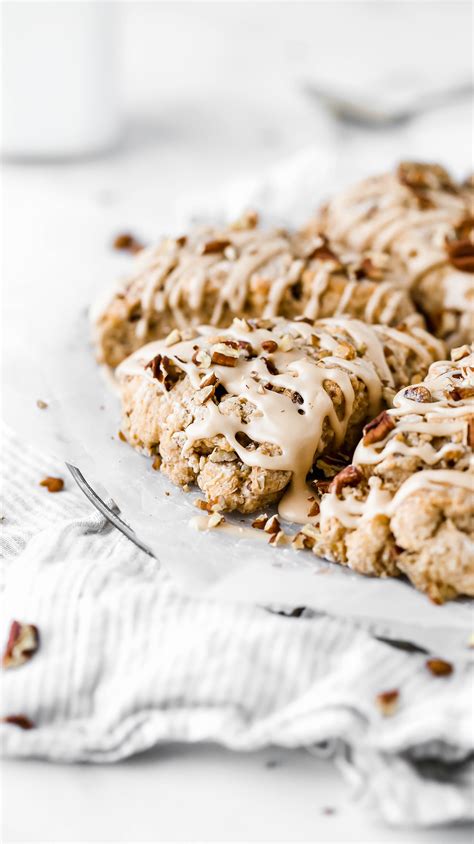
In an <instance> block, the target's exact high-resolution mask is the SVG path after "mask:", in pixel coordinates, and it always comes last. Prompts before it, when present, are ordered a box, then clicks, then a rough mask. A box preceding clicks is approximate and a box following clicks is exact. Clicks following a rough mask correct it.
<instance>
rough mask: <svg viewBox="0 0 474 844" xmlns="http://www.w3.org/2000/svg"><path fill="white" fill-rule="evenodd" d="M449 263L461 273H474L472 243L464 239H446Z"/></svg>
mask: <svg viewBox="0 0 474 844" xmlns="http://www.w3.org/2000/svg"><path fill="white" fill-rule="evenodd" d="M446 251H447V253H448V259H449V263H450V264H452V266H453V267H455V269H457V270H460V271H461V272H463V273H474V243H472V241H471V240H468V239H467V238H466V239H465V240H452V241H449V240H448V241H446Z"/></svg>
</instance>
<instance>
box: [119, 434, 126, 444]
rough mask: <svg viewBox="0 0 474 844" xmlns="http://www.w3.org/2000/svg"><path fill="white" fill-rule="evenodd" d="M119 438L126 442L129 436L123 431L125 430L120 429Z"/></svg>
mask: <svg viewBox="0 0 474 844" xmlns="http://www.w3.org/2000/svg"><path fill="white" fill-rule="evenodd" d="M118 438H119V440H122V442H123V443H126V442H127V437H126V436H125V434H124V433H123V431H119V432H118Z"/></svg>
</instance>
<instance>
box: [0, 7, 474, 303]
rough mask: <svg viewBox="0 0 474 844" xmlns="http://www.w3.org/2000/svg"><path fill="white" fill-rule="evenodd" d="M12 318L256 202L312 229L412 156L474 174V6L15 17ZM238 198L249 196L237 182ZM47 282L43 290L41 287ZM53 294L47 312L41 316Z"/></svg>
mask: <svg viewBox="0 0 474 844" xmlns="http://www.w3.org/2000/svg"><path fill="white" fill-rule="evenodd" d="M2 12H3V28H2V29H3V50H2V54H3V73H2V83H3V125H2V151H3V165H2V182H3V203H4V209H5V213H4V215H3V216H4V223H3V234H4V247H5V248H4V255H5V264H6V266H5V270H6V272H5V273H4V278H5V283H6V285H7V290H8V293H7V296H6V306H7V310H8V308H11V309H13V311H14V313H13V314H12V316H13V318H14V319H17V318H18V317H19V316H20V315H21V312H22V309H23V308H24V296H25V293H27V295H28V297H29V298H30V299H31V297H32V296H34V295H35V293H34V290H35V289H36V290H40V289H41V286H42V285H43V286H44V285H45V284H47V285H48V290H49V291H50V294H51V295H52V296H53V295H54V296H59V295H60V294H62V295H64V278H65V277H66V278H67V280H68V286H67V288H66V290H69V291H72V289H73V288H75V287H78V288H80V289H81V290H84V301H86V300H87V298H88V297H90V293H91V291H93V290H94V289H95V287H96V286H97V285H98V284H101V283H102V281H103V279H104V277H105V276H107V277H109V278H112V277H113V276H114V275H115V274H117V272H121V271H122V267H123V264H122V263H120V262H121V261H123V260H124V259H123V257H122V256H117V255H112V254H111V250H110V249H109V250H108V251H107V249H106V247H107V246H108V244H109V243H110V240H111V238H112V236H113V233H114V232H116V231H118V230H120V229H123V228H125V229H127V230H128V229H130V228H132V229H133V230H135V231H136V232H137V233H138V234H140V235H142V236H143V237H144V238H145V239H150V238H153V237H157V236H158V235H159V234H161V233H162V232H172V231H176V230H177V229H182V228H183V227H185V226H186V225H188V223H189V220H190V218H191V217H193V218H196V217H205V216H212V217H216V218H217V217H220V216H228V215H229V214H232V213H234V212H235V211H236V210H237V206H241V205H247V206H248V205H249V204H251V205H256V206H258V207H260V208H262V209H263V210H264V211H265V212H267V215H269V216H272V217H274V218H276V219H277V220H278V221H281V222H286V221H288V220H289V221H290V222H293V223H297V222H299V221H300V220H302V219H304V218H305V216H307V215H308V214H309V213H310V212H311V210H312V209H313V208H314V207H315V206H316V205H317V204H318V203H319V202H320V201H321V200H323V199H324V197H325V196H327V194H328V193H330V192H331V191H333V190H335V189H337V188H338V187H340V186H341V185H343V184H347V183H348V182H350V181H351V180H352V179H355V178H358V177H359V176H360V175H363V174H365V173H369V172H374V171H377V170H379V169H381V168H385V167H391V166H393V164H394V163H395V162H396V161H398V160H399V159H400V158H407V157H418V158H427V159H431V160H433V159H434V160H436V159H439V160H441V161H442V162H444V163H445V164H447V165H448V166H450V167H452V168H453V169H454V171H455V172H456V173H457V174H459V175H461V174H463V173H465V172H466V171H467V170H468V169H469V168H470V167H472V141H473V138H472V97H471V93H470V87H471V83H472V5H471V3H470V2H464V0H461V1H459V0H441V1H440V2H436V1H435V0H433V2H430V0H427V1H426V0H422V2H417V0H413V2H402V0H398V2H384V1H383V0H374V2H364V1H363V2H361V0H354V1H353V2H338V0H326V2H324V1H323V2H321V0H316V1H315V2H297V0H296V1H295V0H291V2H272V0H270V2H224V1H223V0H219V2H200V0H197V2H113V0H112V2H64V1H63V2H41V0H40V2H34V3H28V2H4V3H3V5H2ZM228 185H230V187H228ZM33 279H34V283H33ZM41 301H42V300H41V297H40V294H39V293H38V300H37V302H36V304H37V306H38V307H41Z"/></svg>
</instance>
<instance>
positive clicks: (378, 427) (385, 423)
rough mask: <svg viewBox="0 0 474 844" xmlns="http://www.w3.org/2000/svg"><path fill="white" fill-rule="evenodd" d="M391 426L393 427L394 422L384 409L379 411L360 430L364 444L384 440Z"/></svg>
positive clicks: (391, 428)
mask: <svg viewBox="0 0 474 844" xmlns="http://www.w3.org/2000/svg"><path fill="white" fill-rule="evenodd" d="M393 428H395V422H394V421H393V419H392V417H391V416H389V414H388V413H387V411H386V410H382V413H379V415H378V416H376V417H375V419H372V421H371V422H369V423H368V424H367V425H365V427H364V429H363V431H362V433H363V435H364V439H363V443H364V445H372V443H378V442H380V440H384V439H385V437H386V436H387V434H389V433H390V431H392V430H393Z"/></svg>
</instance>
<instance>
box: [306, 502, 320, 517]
mask: <svg viewBox="0 0 474 844" xmlns="http://www.w3.org/2000/svg"><path fill="white" fill-rule="evenodd" d="M318 515H319V504H318V502H317V501H313V503H312V504H311V507H310V508H309V510H308V517H309V518H312V517H313V516H318Z"/></svg>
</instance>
